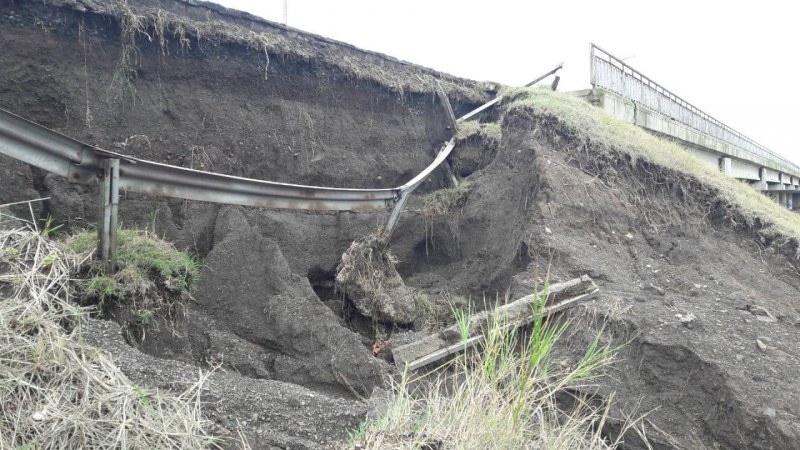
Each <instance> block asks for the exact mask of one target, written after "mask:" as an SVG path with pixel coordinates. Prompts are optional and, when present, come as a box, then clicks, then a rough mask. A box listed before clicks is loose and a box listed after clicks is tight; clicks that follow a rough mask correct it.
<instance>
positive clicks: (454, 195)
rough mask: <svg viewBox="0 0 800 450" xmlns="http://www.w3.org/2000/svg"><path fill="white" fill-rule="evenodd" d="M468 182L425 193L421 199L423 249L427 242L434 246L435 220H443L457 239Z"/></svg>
mask: <svg viewBox="0 0 800 450" xmlns="http://www.w3.org/2000/svg"><path fill="white" fill-rule="evenodd" d="M469 189H470V183H469V182H462V183H461V184H459V185H458V186H456V187H453V188H447V189H439V190H438V191H433V192H431V193H430V194H427V195H425V197H423V199H422V216H423V218H424V222H425V251H426V252H427V251H428V243H429V242H430V244H431V246H432V247H434V248H435V246H436V242H435V241H434V238H433V237H434V233H433V227H434V224H436V223H437V222H444V223H445V224H446V225H447V227H448V229H449V230H450V233H451V234H452V235H453V237H454V238H455V239H456V241H458V237H459V233H458V228H459V222H460V220H461V210H462V208H463V207H464V205H465V204H466V203H467V198H468V197H469Z"/></svg>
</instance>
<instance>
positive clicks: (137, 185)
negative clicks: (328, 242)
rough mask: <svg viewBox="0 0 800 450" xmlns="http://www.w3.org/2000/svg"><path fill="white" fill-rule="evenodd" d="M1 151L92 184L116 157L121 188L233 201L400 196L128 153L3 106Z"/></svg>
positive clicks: (381, 203) (336, 204)
mask: <svg viewBox="0 0 800 450" xmlns="http://www.w3.org/2000/svg"><path fill="white" fill-rule="evenodd" d="M0 153H2V154H5V155H8V156H10V157H12V158H15V159H18V160H20V161H23V162H26V163H28V164H31V165H33V166H36V167H39V168H42V169H44V170H47V171H48V172H52V173H54V174H56V175H60V176H63V177H65V178H67V179H68V180H69V181H71V182H73V183H81V184H96V183H97V182H98V171H100V170H101V169H102V161H103V160H105V159H118V160H119V161H120V163H119V189H121V190H125V191H132V192H140V193H144V194H153V195H160V196H165V197H177V198H185V199H189V200H200V201H207V202H216V203H226V204H233V205H246V206H258V207H267V208H291V209H317V210H340V211H341V210H351V211H357V210H370V209H386V208H387V207H389V206H391V205H393V204H394V203H395V202H396V201H397V200H398V199H399V197H400V188H394V189H346V188H331V187H319V186H304V185H297V184H288V183H277V182H273V181H262V180H255V179H251V178H241V177H235V176H231V175H223V174H218V173H212V172H204V171H200V170H193V169H187V168H185V167H178V166H172V165H168V164H160V163H156V162H152V161H147V160H143V159H139V158H132V157H129V156H125V155H121V154H119V153H114V152H110V151H107V150H103V149H100V148H98V147H95V146H92V145H89V144H86V143H83V142H81V141H78V140H75V139H72V138H70V137H67V136H64V135H62V134H60V133H58V132H55V131H53V130H50V129H48V128H45V127H43V126H41V125H38V124H36V123H33V122H31V121H29V120H26V119H23V118H22V117H19V116H16V115H14V114H12V113H10V112H8V111H5V110H2V109H0ZM437 164H438V163H437ZM432 170H433V168H430V171H432ZM430 171H428V172H427V173H430Z"/></svg>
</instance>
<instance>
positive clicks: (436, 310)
mask: <svg viewBox="0 0 800 450" xmlns="http://www.w3.org/2000/svg"><path fill="white" fill-rule="evenodd" d="M414 300H415V303H416V305H417V319H416V320H415V321H414V329H415V330H416V331H427V332H431V333H433V332H437V331H439V330H441V329H442V328H445V327H447V326H448V325H451V324H452V323H453V318H454V317H457V315H458V314H460V313H463V312H466V311H469V310H470V303H469V300H468V299H467V298H466V297H462V296H460V295H455V296H431V295H429V294H427V293H425V292H421V291H418V292H416V293H415V297H414Z"/></svg>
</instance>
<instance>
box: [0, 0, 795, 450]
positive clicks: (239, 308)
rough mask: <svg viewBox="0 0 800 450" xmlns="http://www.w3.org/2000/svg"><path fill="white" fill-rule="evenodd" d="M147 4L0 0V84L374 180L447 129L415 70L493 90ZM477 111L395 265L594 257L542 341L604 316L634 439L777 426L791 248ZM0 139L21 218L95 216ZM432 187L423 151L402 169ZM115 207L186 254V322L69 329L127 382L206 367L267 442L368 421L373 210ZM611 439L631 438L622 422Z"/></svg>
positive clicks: (356, 181)
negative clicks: (343, 284)
mask: <svg viewBox="0 0 800 450" xmlns="http://www.w3.org/2000/svg"><path fill="white" fill-rule="evenodd" d="M151 3H153V4H151ZM160 4H161V6H162V7H163V8H164V11H162V12H160V13H159V12H158V11H157V10H155V9H152V8H153V7H154V6H155V5H154V2H147V1H142V2H131V5H127V4H123V3H117V2H103V3H98V2H94V1H88V0H85V1H77V2H66V1H64V2H49V3H48V4H47V5H44V4H42V3H40V2H26V1H8V0H5V1H2V2H0V5H2V7H3V8H2V10H0V35H2V37H3V41H4V45H3V51H2V53H0V79H2V80H3V84H2V87H0V105H2V107H3V108H5V109H8V110H10V111H12V112H15V113H17V114H20V115H23V116H25V117H27V118H30V119H31V120H34V121H37V122H39V123H41V124H43V125H45V126H48V127H51V128H54V129H56V130H58V131H61V132H63V133H65V134H67V135H70V136H73V137H75V138H78V139H81V140H84V141H86V142H89V143H92V144H96V145H98V146H100V147H103V148H108V149H110V150H115V151H119V152H122V153H125V154H130V155H133V156H137V157H141V158H147V159H152V160H155V161H161V162H166V163H170V164H177V165H182V166H186V167H193V168H197V169H202V170H212V171H215V172H221V173H227V174H232V175H239V176H246V177H252V178H259V179H265V180H274V181H284V182H292V183H301V184H318V185H328V186H337V187H394V186H397V185H399V184H402V183H403V182H405V181H407V180H408V179H409V178H411V176H413V175H414V174H416V173H417V172H419V171H420V170H421V169H422V168H424V167H425V166H426V165H427V164H428V163H429V162H430V160H431V159H432V157H433V152H434V150H435V149H438V148H439V146H440V145H441V143H442V142H443V141H444V140H446V139H448V138H449V137H450V135H451V134H452V130H450V129H448V122H447V116H446V115H445V113H444V110H443V109H442V107H441V105H440V104H439V103H438V101H437V98H436V95H435V94H434V89H435V86H436V83H435V80H436V79H440V80H441V83H442V85H443V87H444V89H445V90H446V91H447V92H448V94H449V97H450V101H451V102H452V103H453V106H454V108H455V109H456V112H457V113H458V112H462V111H466V110H468V109H469V108H470V107H471V106H474V105H477V104H479V103H481V102H483V101H485V100H487V99H488V98H490V97H491V95H493V94H494V92H491V91H487V90H485V89H484V88H485V87H486V86H483V85H478V84H476V83H473V82H470V81H465V80H459V79H455V78H452V77H449V76H446V75H442V74H437V73H435V72H432V71H430V70H427V69H423V68H419V67H416V66H413V65H409V64H405V63H400V62H398V61H395V60H392V59H391V58H387V57H383V56H381V55H374V54H368V53H364V52H361V51H359V50H357V49H353V48H351V47H349V46H346V45H343V44H339V43H336V42H332V41H329V40H325V39H323V38H318V37H314V36H310V35H306V34H303V33H300V32H297V31H294V30H287V29H284V28H282V27H279V26H275V25H270V24H267V23H264V22H260V21H258V20H256V19H254V18H252V17H248V16H243V15H236V14H233V13H231V12H228V11H225V10H223V9H219V8H217V7H207V6H202V5H195V4H190V3H188V2H182V1H162V2H160ZM212 26H213V29H216V30H221V31H217V32H215V33H211V32H210V31H209V30H211V29H212V28H209V27H212ZM250 30H255V31H257V32H259V33H265V34H255V33H252V32H251V31H250ZM131 36H133V37H131ZM264 36H266V38H265V37H264ZM481 120H482V121H483V122H486V124H485V125H482V126H481V127H477V129H475V130H473V132H470V133H464V135H462V136H460V138H459V142H458V145H457V147H456V150H455V154H454V156H453V158H452V161H451V165H452V166H453V168H454V170H455V171H456V173H457V174H458V176H459V177H460V178H461V179H462V181H465V182H466V188H464V191H463V192H462V193H461V194H459V197H458V199H457V201H456V202H455V205H456V207H454V208H451V209H450V210H449V211H447V213H446V214H441V215H436V214H433V215H432V214H431V213H430V211H429V209H426V205H425V203H424V201H423V200H422V197H421V195H415V196H414V197H413V198H412V201H411V202H410V204H409V206H408V208H407V213H406V214H404V216H403V218H402V220H401V222H400V226H399V228H398V230H397V231H396V232H395V234H394V236H393V238H392V242H391V249H392V251H393V253H394V254H395V255H396V256H397V257H398V259H399V265H398V270H399V273H400V275H401V276H402V278H403V280H404V281H405V284H406V285H408V286H409V287H410V288H412V289H414V290H415V292H418V293H421V294H424V295H426V296H427V297H429V298H432V299H437V298H453V297H455V296H460V297H463V298H472V299H474V300H476V301H477V300H480V301H482V299H483V297H484V295H486V296H487V297H489V298H494V296H495V295H496V293H497V292H500V293H502V292H504V291H506V290H507V289H510V292H511V296H512V297H515V298H516V297H519V296H520V295H523V294H527V293H529V292H530V291H531V289H532V286H533V285H534V284H535V282H536V280H535V278H536V277H544V276H545V275H544V274H546V273H547V272H548V270H549V276H550V279H551V281H553V282H555V281H561V280H564V279H568V278H572V277H575V276H580V275H582V274H589V275H590V276H592V277H593V278H594V279H595V280H596V281H597V282H598V284H599V285H600V286H601V295H600V297H599V298H598V299H597V300H595V301H594V302H593V303H592V304H590V305H589V306H588V307H585V308H575V309H573V310H571V311H570V312H569V313H567V314H569V315H570V316H571V317H572V318H573V319H574V322H575V323H576V324H578V326H576V327H573V328H572V329H571V335H570V339H569V343H570V345H568V346H566V348H564V349H563V350H562V352H563V354H564V357H565V358H566V359H567V360H568V359H569V357H570V355H571V354H572V353H575V354H579V353H580V352H581V351H582V350H581V349H585V345H586V342H587V341H588V340H590V339H591V338H592V337H593V334H594V333H595V332H596V329H597V327H598V326H600V325H599V324H602V323H606V322H608V323H607V324H606V325H605V330H606V333H607V334H608V338H609V339H613V340H615V341H617V342H620V343H621V342H629V345H628V346H627V347H625V348H624V349H623V350H622V351H621V353H620V355H619V358H618V361H617V363H616V365H615V366H614V368H613V369H612V370H611V371H610V373H609V375H610V376H609V377H608V378H606V379H605V380H604V381H603V385H602V386H601V389H600V393H599V394H600V395H604V396H608V395H610V393H611V392H616V398H615V402H616V403H615V407H614V410H613V414H612V416H613V417H614V418H616V419H620V418H622V417H623V416H624V415H626V414H630V415H641V414H643V413H648V416H647V421H646V430H647V437H648V438H649V439H650V444H651V445H652V446H653V447H654V448H786V449H789V448H794V446H795V442H797V440H798V439H800V430H798V415H800V392H798V388H797V386H796V385H795V384H794V383H793V380H794V375H795V374H796V373H798V369H800V367H798V366H799V365H800V363H798V358H797V356H798V355H797V352H798V350H797V349H798V348H800V347H799V346H798V340H800V339H798V336H799V334H798V333H799V332H800V329H798V327H797V322H798V317H799V316H800V314H798V309H797V306H796V302H795V301H794V297H796V295H797V293H798V286H800V278H799V277H798V275H797V271H796V269H795V267H796V265H795V264H796V263H795V260H794V254H793V253H792V251H791V249H789V248H788V247H787V246H780V245H778V244H777V243H775V242H769V241H765V240H763V239H762V238H761V237H760V235H759V234H758V230H757V229H756V228H754V227H756V226H755V225H744V224H743V223H744V221H741V220H739V218H737V217H735V216H732V215H731V214H730V212H729V210H728V209H727V208H726V205H724V204H722V203H720V201H719V198H718V196H717V195H716V194H715V193H714V192H713V191H711V190H709V189H708V188H706V187H704V186H703V185H701V184H700V183H699V182H697V181H693V180H691V179H687V178H686V177H685V176H683V175H678V174H676V173H671V172H670V171H668V170H666V169H663V168H660V167H657V166H654V165H648V164H647V163H646V162H644V161H639V160H633V159H631V158H630V157H627V156H626V155H625V154H624V153H622V152H618V151H614V150H613V149H609V148H605V147H601V146H597V145H593V144H592V142H587V141H586V140H583V139H581V138H579V137H578V136H576V135H574V134H573V133H572V132H571V131H570V130H569V129H568V128H567V127H565V126H564V125H563V124H562V123H561V122H560V121H559V120H558V118H556V117H552V116H549V115H547V114H544V113H542V112H541V111H537V110H536V109H535V108H512V107H510V103H506V104H504V105H501V107H500V108H499V109H497V110H495V111H492V112H490V113H489V114H487V115H485V116H484V117H482V118H481ZM0 161H1V162H0V174H1V175H2V179H3V182H2V183H0V203H5V202H11V201H18V200H25V199H30V198H36V197H50V198H51V199H50V200H49V201H47V202H44V203H43V204H42V206H41V207H40V210H38V211H36V213H37V214H39V216H40V217H42V218H44V217H47V216H52V217H53V218H54V220H55V221H56V222H58V223H64V224H66V225H67V226H68V227H72V228H81V227H86V226H90V225H91V224H92V223H93V221H94V215H95V211H96V206H95V205H96V203H95V202H96V192H95V191H94V190H93V189H89V188H86V187H83V186H76V185H70V184H68V183H66V182H65V181H64V180H62V179H59V178H57V177H54V176H52V175H48V174H46V173H43V172H41V171H39V170H37V169H32V168H30V167H28V166H26V165H23V164H20V163H17V162H15V161H13V160H9V159H7V158H2V159H1V160H0ZM447 187H449V184H448V181H447V177H445V176H444V175H443V174H441V173H438V172H437V174H436V175H435V176H433V177H432V178H431V179H430V180H429V181H428V182H426V183H425V184H424V185H423V187H422V188H421V190H420V191H418V192H419V194H425V193H428V192H432V191H435V190H437V189H441V188H447ZM20 213H25V211H20ZM120 220H121V222H122V223H123V224H124V226H127V227H137V226H138V227H140V228H145V227H150V228H155V230H156V232H157V233H158V234H159V235H161V236H163V237H164V238H165V239H167V240H169V241H171V242H174V243H175V244H176V245H177V246H178V247H180V248H183V249H186V250H188V251H189V252H190V253H192V254H195V255H197V256H198V257H199V258H201V259H202V262H203V271H202V274H201V277H200V280H201V281H200V284H199V286H198V289H197V292H196V294H195V299H196V301H194V302H191V303H189V306H188V308H187V311H186V312H185V315H184V317H183V318H182V319H181V320H178V321H169V322H167V321H166V320H165V321H161V322H159V320H155V321H154V322H153V323H151V324H150V325H149V327H148V329H147V332H146V333H144V334H143V333H140V332H137V330H135V329H131V327H132V325H131V324H130V323H126V322H125V321H124V320H122V318H123V316H124V314H121V313H120V314H119V317H118V318H121V320H120V322H122V324H123V329H122V330H120V327H119V326H118V325H116V324H115V323H113V322H110V321H96V322H94V324H93V326H92V327H90V328H91V331H90V332H89V333H88V335H87V340H88V341H89V342H91V343H94V344H95V345H97V346H99V347H102V348H106V349H109V350H110V351H111V353H112V354H113V355H114V356H115V357H117V358H118V360H119V363H120V366H121V367H122V368H123V370H125V371H126V372H128V374H129V376H130V377H131V378H132V379H134V381H135V382H137V383H142V384H148V385H154V386H156V387H173V386H176V385H178V384H180V383H181V382H183V381H185V380H187V379H191V378H192V377H193V376H195V375H196V374H195V370H196V369H195V368H196V367H197V366H200V367H209V366H219V367H220V368H221V370H220V371H218V372H217V373H216V374H215V375H214V376H213V377H212V379H211V380H210V385H209V389H210V395H211V397H212V399H213V400H214V402H213V403H211V404H210V405H209V407H208V409H207V411H208V414H209V416H210V417H211V418H212V419H213V420H214V421H215V422H216V423H217V424H218V427H219V430H223V431H224V430H228V431H230V430H235V429H237V428H238V427H241V429H242V430H243V431H244V433H245V434H246V435H247V436H248V437H249V438H250V439H249V440H250V443H251V444H253V445H256V446H262V447H264V448H270V447H271V446H290V447H292V448H295V447H300V448H316V447H324V446H328V445H331V443H333V442H336V441H337V440H339V439H343V438H345V437H346V436H347V434H348V432H349V430H351V429H353V428H354V427H355V426H356V425H357V424H358V422H359V421H361V420H362V419H363V417H364V415H365V414H366V411H367V409H368V407H367V404H366V403H365V402H364V399H367V398H369V397H370V395H372V394H373V393H374V391H375V389H376V388H378V387H381V386H382V385H383V383H384V377H385V375H386V374H387V373H390V372H391V371H392V370H393V369H392V368H391V365H390V364H389V363H388V362H386V361H385V360H384V359H382V358H376V357H374V356H373V354H372V353H371V351H370V349H371V348H372V344H373V343H374V341H375V339H376V338H377V339H380V340H388V341H389V342H391V340H392V337H393V335H392V333H397V335H398V336H399V335H400V334H405V335H406V336H405V339H407V338H408V334H409V333H407V332H406V330H402V331H403V333H399V331H398V330H396V329H392V327H390V326H383V325H380V324H378V325H377V326H376V324H375V323H372V322H371V320H369V319H366V318H364V317H363V316H361V315H360V314H359V313H358V312H357V310H356V309H355V308H353V307H352V306H350V305H349V304H348V303H347V302H346V301H343V300H342V299H341V297H340V296H338V295H337V294H336V293H335V292H334V279H335V271H336V267H337V265H338V264H339V262H340V261H341V258H342V253H343V252H344V251H345V250H346V249H347V248H348V247H349V246H350V245H351V243H352V242H353V241H354V240H357V239H359V238H362V237H363V236H365V235H367V234H369V233H370V232H371V231H373V230H374V229H375V228H376V226H377V224H378V223H380V220H382V218H380V217H378V216H377V215H375V214H368V213H349V212H345V213H328V212H298V211H282V210H260V209H251V208H242V207H230V206H220V205H214V204H207V203H200V202H191V201H182V200H176V199H164V198H153V197H148V196H142V195H136V194H127V195H126V196H125V197H124V198H123V200H122V202H121V205H120ZM765 311H766V313H765ZM690 315H691V317H692V320H686V318H687V317H688V316H690ZM427 325H428V324H426V326H427ZM414 326H416V327H417V328H423V326H422V324H416V325H414ZM412 327H413V326H412ZM404 328H409V327H408V326H406V327H404ZM142 336H144V339H142ZM398 339H399V338H398ZM757 341H758V342H761V343H762V344H764V347H763V348H760V347H758V344H757ZM131 344H132V345H133V346H131ZM616 426H617V425H616V422H613V421H612V423H611V424H610V425H609V426H608V432H609V433H614V432H615V431H616V430H615V427H616ZM625 447H626V448H646V447H645V446H644V445H643V444H641V442H639V441H638V438H637V436H635V435H631V436H629V437H628V439H626V446H625Z"/></svg>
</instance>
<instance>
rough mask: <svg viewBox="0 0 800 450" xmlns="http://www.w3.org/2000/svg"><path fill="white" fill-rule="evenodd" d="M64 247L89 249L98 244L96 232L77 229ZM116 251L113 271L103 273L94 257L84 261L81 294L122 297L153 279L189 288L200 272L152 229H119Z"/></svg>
mask: <svg viewBox="0 0 800 450" xmlns="http://www.w3.org/2000/svg"><path fill="white" fill-rule="evenodd" d="M67 247H68V248H69V250H71V251H72V252H75V253H86V252H90V251H92V250H94V249H95V248H96V247H97V233H96V232H94V231H84V232H81V233H78V234H76V235H74V236H72V237H70V238H68V239H67ZM117 252H118V255H117V264H118V270H117V271H116V272H115V273H114V274H112V275H108V274H106V273H104V271H103V270H101V268H100V267H99V265H98V263H97V262H96V261H94V260H89V261H88V262H87V264H88V266H89V267H87V268H86V269H87V271H88V274H87V277H86V279H85V280H83V281H81V282H80V283H79V288H80V290H81V292H82V293H83V295H84V296H86V297H88V298H92V299H96V300H100V301H103V300H107V299H111V298H116V299H118V300H123V299H125V297H126V295H130V294H135V293H137V292H138V293H140V294H141V293H143V292H144V291H147V290H148V289H149V288H150V287H151V286H152V282H153V280H158V282H159V283H161V284H163V285H164V286H165V287H166V288H168V289H170V290H172V291H175V292H180V291H186V292H191V291H192V290H193V289H194V288H195V285H196V283H197V280H198V277H199V275H200V263H199V262H198V261H197V260H196V259H194V258H193V257H192V256H190V255H188V254H186V253H184V252H181V251H179V250H177V249H176V248H175V247H174V246H172V244H169V243H167V242H164V241H162V240H161V239H158V237H157V236H156V235H155V234H153V233H151V232H147V231H142V230H119V232H118V234H117Z"/></svg>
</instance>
